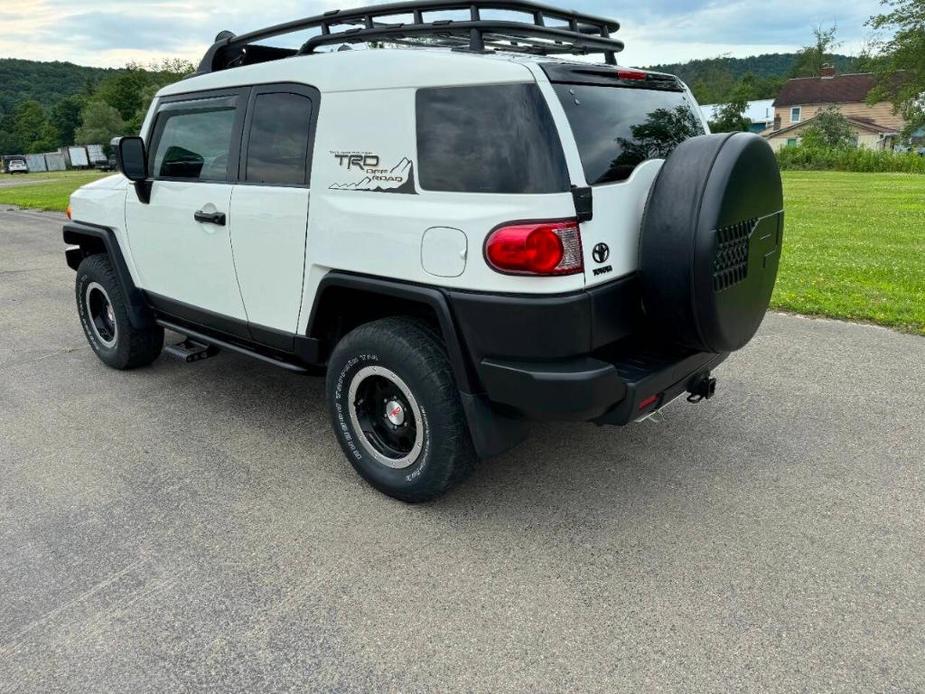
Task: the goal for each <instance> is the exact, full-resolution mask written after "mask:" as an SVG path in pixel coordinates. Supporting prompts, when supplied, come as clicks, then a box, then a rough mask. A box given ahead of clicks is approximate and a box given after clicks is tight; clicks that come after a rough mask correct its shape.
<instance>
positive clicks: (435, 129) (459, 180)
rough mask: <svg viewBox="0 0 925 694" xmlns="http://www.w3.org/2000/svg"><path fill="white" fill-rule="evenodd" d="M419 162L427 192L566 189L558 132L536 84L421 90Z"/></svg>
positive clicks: (563, 159)
mask: <svg viewBox="0 0 925 694" xmlns="http://www.w3.org/2000/svg"><path fill="white" fill-rule="evenodd" d="M417 136H418V165H419V167H420V172H419V176H420V181H421V186H422V187H423V188H425V189H428V190H446V191H462V192H469V193H557V192H561V191H565V190H568V187H569V180H568V172H567V171H566V168H565V157H564V155H563V153H562V145H561V144H560V142H559V134H558V133H557V132H556V126H555V124H554V123H553V121H552V116H551V115H550V114H549V108H548V107H547V106H546V102H545V101H544V100H543V96H542V94H540V90H539V89H538V88H537V86H536V85H535V84H505V85H492V86H479V87H448V88H439V89H420V90H418V93H417Z"/></svg>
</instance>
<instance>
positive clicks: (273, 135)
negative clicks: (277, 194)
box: [244, 92, 312, 186]
mask: <svg viewBox="0 0 925 694" xmlns="http://www.w3.org/2000/svg"><path fill="white" fill-rule="evenodd" d="M311 117H312V102H311V99H309V98H308V97H306V96H302V95H300V94H291V93H288V92H278V93H271V94H258V95H257V96H256V97H255V99H254V105H253V117H252V120H251V126H250V133H249V136H248V141H247V158H246V160H245V167H244V180H245V181H247V182H248V183H264V184H272V185H293V186H303V185H307V184H308V145H309V134H310V126H311Z"/></svg>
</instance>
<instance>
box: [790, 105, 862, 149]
mask: <svg viewBox="0 0 925 694" xmlns="http://www.w3.org/2000/svg"><path fill="white" fill-rule="evenodd" d="M853 143H854V131H853V130H851V125H850V124H849V123H848V119H847V118H845V116H844V115H842V113H841V111H839V110H838V107H837V106H828V107H826V108H824V109H823V110H821V111H820V112H819V113H817V114H816V116H815V117H814V118H813V122H812V124H811V125H809V126H808V127H807V128H806V130H805V131H804V132H803V141H802V144H803V146H804V147H812V148H817V149H844V148H846V147H850V146H851V145H852V144H853Z"/></svg>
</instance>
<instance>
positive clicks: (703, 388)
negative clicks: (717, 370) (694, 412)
mask: <svg viewBox="0 0 925 694" xmlns="http://www.w3.org/2000/svg"><path fill="white" fill-rule="evenodd" d="M687 392H688V393H690V395H688V396H687V401H688V402H700V401H701V400H704V399H706V400H709V399H710V398H712V397H713V394H714V393H716V379H715V378H714V377H713V376H710V374H709V373H705V374H701V375H700V376H697V377H696V378H695V379H694V380H693V381H692V383H691V386H690V388H689V389H688V391H687Z"/></svg>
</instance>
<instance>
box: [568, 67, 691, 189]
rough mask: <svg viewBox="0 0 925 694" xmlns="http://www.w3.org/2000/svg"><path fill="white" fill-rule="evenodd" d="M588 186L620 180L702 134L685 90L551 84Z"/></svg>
mask: <svg viewBox="0 0 925 694" xmlns="http://www.w3.org/2000/svg"><path fill="white" fill-rule="evenodd" d="M553 89H555V91H556V95H557V96H558V97H559V101H561V102H562V107H563V108H564V109H565V113H566V116H568V120H569V124H570V125H571V126H572V133H573V134H574V135H575V141H576V143H577V144H578V153H579V155H580V156H581V164H582V167H583V168H584V171H585V179H586V180H587V181H588V183H589V184H590V185H598V184H601V183H610V182H613V181H623V180H625V179H627V178H629V175H630V174H631V173H632V172H633V169H635V168H636V167H637V166H638V165H639V164H641V163H642V162H644V161H646V160H647V159H664V158H665V157H667V156H668V155H669V154H671V152H672V150H673V149H674V148H675V147H677V146H678V145H679V144H680V143H681V142H683V141H684V140H686V139H688V138H690V137H694V136H695V135H703V134H704V128H703V124H702V123H701V121H700V119H699V118H698V117H697V116H696V115H695V112H694V103H693V102H692V101H691V99H690V98H689V97H688V96H687V94H686V93H685V92H680V91H665V90H654V89H651V90H650V89H627V88H623V87H605V86H599V85H587V84H554V85H553Z"/></svg>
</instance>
